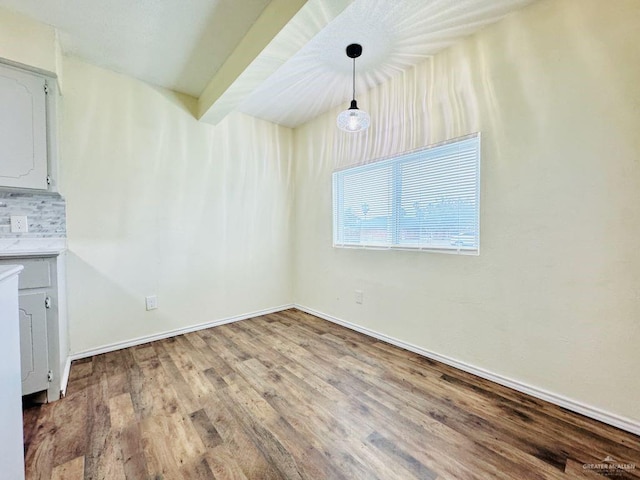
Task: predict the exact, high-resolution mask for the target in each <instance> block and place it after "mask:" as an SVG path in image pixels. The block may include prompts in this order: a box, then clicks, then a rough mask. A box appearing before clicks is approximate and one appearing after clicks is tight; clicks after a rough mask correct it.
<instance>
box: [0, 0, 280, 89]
mask: <svg viewBox="0 0 640 480" xmlns="http://www.w3.org/2000/svg"><path fill="white" fill-rule="evenodd" d="M269 1H270V0H0V5H1V6H4V7H6V8H8V9H10V10H14V11H16V12H20V13H23V14H25V15H27V16H30V17H32V18H34V19H36V20H38V21H40V22H42V23H46V24H48V25H52V26H54V27H56V28H57V29H58V31H59V33H60V43H61V47H62V50H63V52H64V53H66V54H71V55H75V56H78V57H80V58H82V59H84V60H87V61H88V62H90V63H93V64H95V65H99V66H102V67H105V68H108V69H111V70H115V71H117V72H121V73H126V74H128V75H131V76H133V77H136V78H139V79H140V80H144V81H145V82H148V83H151V84H154V85H160V86H163V87H166V88H170V89H172V90H176V91H178V92H183V93H188V94H189V95H193V96H195V97H198V96H199V95H200V93H201V92H202V90H203V89H204V87H205V86H206V85H207V83H208V82H209V80H211V77H213V75H214V74H215V72H216V71H217V70H218V68H220V66H221V65H222V63H223V62H224V61H225V60H226V59H227V58H228V57H229V55H230V54H231V53H232V52H233V49H234V48H235V46H236V45H237V44H238V42H239V41H240V40H241V39H242V37H243V36H244V35H245V33H246V32H247V30H248V29H249V28H250V27H251V25H252V24H253V23H254V21H255V20H256V18H258V16H259V15H260V13H261V12H262V11H263V10H264V8H265V6H266V5H267V4H268V3H269Z"/></svg>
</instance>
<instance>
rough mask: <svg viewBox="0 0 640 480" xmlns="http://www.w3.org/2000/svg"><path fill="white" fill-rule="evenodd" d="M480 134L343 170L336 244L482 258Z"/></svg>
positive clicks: (336, 188)
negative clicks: (459, 254) (472, 255)
mask: <svg viewBox="0 0 640 480" xmlns="http://www.w3.org/2000/svg"><path fill="white" fill-rule="evenodd" d="M479 200H480V134H479V133H477V134H473V135H469V136H466V137H461V138H458V139H454V140H451V141H449V142H446V143H442V144H438V145H435V146H431V147H426V148H423V149H420V150H415V151H412V152H407V153H403V154H400V155H397V156H394V157H392V158H388V159H384V160H379V161H376V162H372V163H368V164H365V165H359V166H357V167H350V168H346V169H344V170H338V171H336V172H334V174H333V244H334V246H336V247H361V248H398V249H412V250H429V251H446V252H451V253H465V254H476V255H477V254H478V252H479V246H480V238H479V237H480V229H479V224H480V215H479V212H480V202H479Z"/></svg>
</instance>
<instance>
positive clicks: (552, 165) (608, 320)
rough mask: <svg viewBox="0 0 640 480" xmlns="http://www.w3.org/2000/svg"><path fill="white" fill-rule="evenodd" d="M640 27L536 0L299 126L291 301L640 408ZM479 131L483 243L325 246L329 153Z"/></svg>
mask: <svg viewBox="0 0 640 480" xmlns="http://www.w3.org/2000/svg"><path fill="white" fill-rule="evenodd" d="M638 25H640V2H638V1H637V0H616V1H614V2H603V1H601V0H543V1H540V2H536V3H534V4H532V5H531V6H529V7H527V8H525V9H523V10H522V11H519V12H517V13H515V14H513V15H510V16H509V17H507V18H506V19H504V20H502V21H500V22H499V23H497V24H495V25H493V26H491V27H488V28H486V29H484V30H482V31H481V32H479V33H478V34H477V35H474V36H472V37H470V38H469V39H467V40H465V41H464V42H462V43H461V44H460V45H457V46H455V47H453V48H449V49H447V50H445V51H443V52H442V53H440V54H438V55H436V56H435V57H434V58H433V59H432V61H430V62H429V61H428V62H425V63H424V64H422V65H420V66H419V67H417V68H416V69H414V70H413V71H409V72H406V73H403V74H399V75H398V76H397V77H396V78H395V79H394V80H392V81H391V82H389V83H387V84H384V85H381V86H380V87H378V88H375V89H373V90H371V91H370V92H368V94H367V95H362V96H361V97H360V96H359V97H358V104H359V105H360V107H361V108H364V109H367V110H368V111H369V113H370V114H371V117H372V126H371V128H370V129H369V130H368V131H367V132H364V133H361V134H355V135H353V134H347V133H343V132H339V131H338V130H337V129H336V126H335V115H336V114H337V113H338V111H337V110H336V111H334V112H331V113H330V114H327V115H324V116H322V117H319V118H317V119H316V120H314V121H312V122H310V123H309V124H307V125H305V126H303V127H301V128H298V129H296V131H295V143H296V150H295V151H296V167H295V168H296V184H295V185H296V192H295V198H296V215H295V222H296V227H295V240H294V244H295V251H296V254H295V258H296V261H295V275H294V285H295V293H294V294H295V299H296V302H297V303H299V304H301V305H304V306H307V307H310V308H313V309H315V310H317V311H320V312H324V313H326V314H330V315H333V316H335V317H338V318H341V319H343V320H347V321H350V322H353V323H356V324H358V325H360V326H363V327H367V328H370V329H372V330H375V331H378V332H380V333H384V334H386V335H389V336H392V337H395V338H397V339H400V340H403V341H405V342H409V343H413V344H415V345H417V346H419V347H421V348H424V349H427V350H430V351H433V352H436V353H439V354H442V355H446V356H448V357H451V358H453V359H456V360H458V361H463V362H466V363H468V364H470V365H473V366H476V367H480V368H483V369H485V370H488V371H490V372H494V373H496V374H500V375H503V376H506V377H508V378H512V379H515V380H518V381H520V382H522V383H525V384H529V385H531V386H534V387H537V388H540V389H544V390H547V391H549V392H552V393H556V394H559V395H563V396H565V397H568V398H570V399H574V400H578V401H580V402H583V403H585V404H587V405H591V406H593V407H597V408H600V409H602V410H605V411H608V412H612V413H614V414H618V415H622V416H625V417H627V418H629V419H635V421H640V402H638V399H639V398H640V376H638V374H637V369H638V365H639V364H640V348H638V345H640V322H639V321H638V319H639V318H640V301H639V300H640V296H639V295H640V275H639V272H640V253H639V252H640V249H638V238H640V201H639V198H638V195H639V191H640V190H639V188H638V186H639V185H640V162H639V160H638V159H640V136H639V135H638V132H640V115H639V114H638V112H640V82H639V81H638V79H640V48H638V45H640V29H638ZM475 131H481V132H482V166H481V170H482V174H481V213H480V215H481V218H480V231H481V242H480V243H481V250H480V256H478V257H471V256H469V257H463V256H457V255H443V254H437V253H417V252H403V251H363V250H346V249H336V248H332V246H331V245H332V242H331V229H332V217H331V172H332V171H333V170H334V168H336V167H340V166H345V165H349V164H354V163H358V162H362V161H366V160H369V159H374V158H378V157H382V156H385V155H389V154H392V153H395V152H402V151H406V150H409V149H412V148H416V147H420V146H423V145H427V144H431V143H435V142H438V141H441V140H444V139H448V138H452V137H456V136H459V135H464V134H468V133H471V132H475ZM356 289H358V290H362V291H363V292H364V303H363V304H362V305H358V304H356V303H355V301H354V290H356Z"/></svg>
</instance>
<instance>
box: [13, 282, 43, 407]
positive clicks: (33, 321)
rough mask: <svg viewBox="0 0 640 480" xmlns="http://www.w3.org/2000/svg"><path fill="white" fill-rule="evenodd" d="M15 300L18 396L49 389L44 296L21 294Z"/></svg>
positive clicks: (41, 294)
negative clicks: (18, 366) (17, 308)
mask: <svg viewBox="0 0 640 480" xmlns="http://www.w3.org/2000/svg"><path fill="white" fill-rule="evenodd" d="M18 299H19V300H18V301H19V305H20V308H19V318H20V365H21V371H22V394H23V395H28V394H30V393H35V392H41V391H43V390H47V389H48V388H49V345H48V340H47V294H46V293H22V294H20V296H19V297H18Z"/></svg>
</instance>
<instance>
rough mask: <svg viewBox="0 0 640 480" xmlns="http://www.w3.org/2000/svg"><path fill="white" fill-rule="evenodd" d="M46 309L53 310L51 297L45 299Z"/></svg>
mask: <svg viewBox="0 0 640 480" xmlns="http://www.w3.org/2000/svg"><path fill="white" fill-rule="evenodd" d="M44 308H51V297H47V298H45V299H44Z"/></svg>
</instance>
